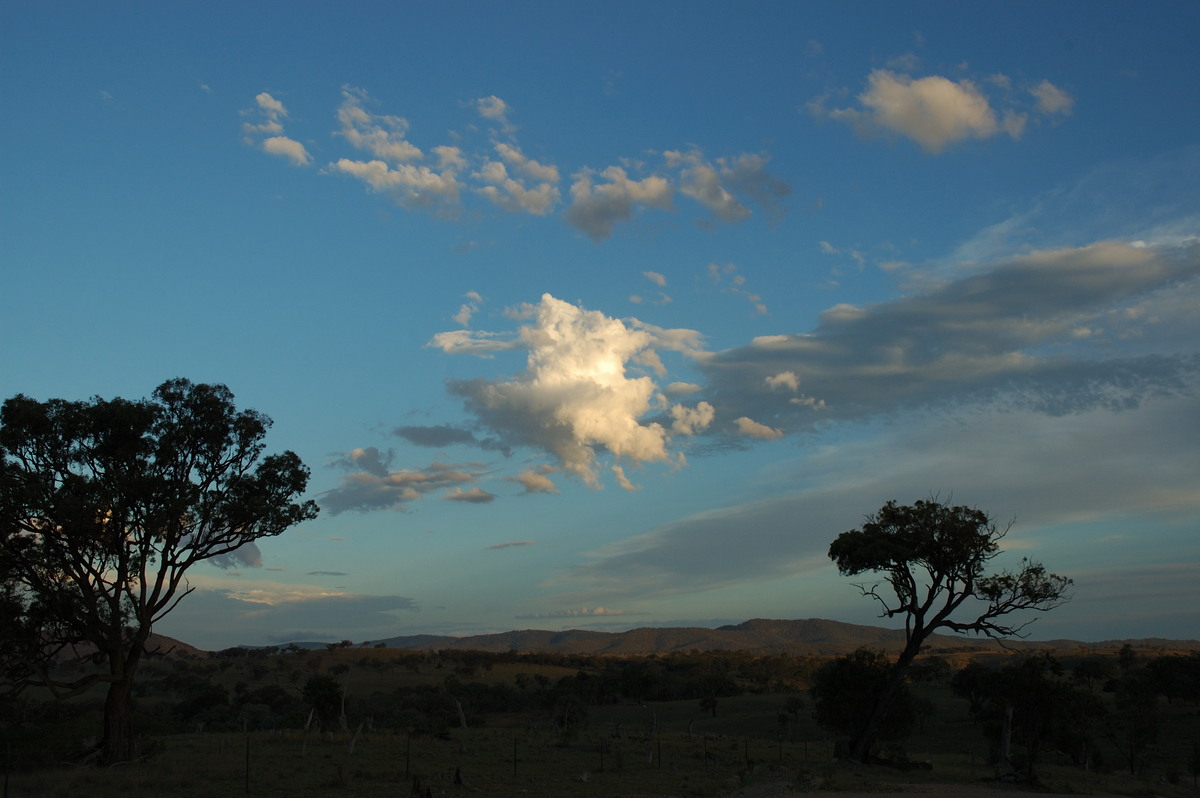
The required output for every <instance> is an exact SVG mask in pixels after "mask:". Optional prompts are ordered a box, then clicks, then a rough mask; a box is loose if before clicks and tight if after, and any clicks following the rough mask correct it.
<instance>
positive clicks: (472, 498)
mask: <svg viewBox="0 0 1200 798" xmlns="http://www.w3.org/2000/svg"><path fill="white" fill-rule="evenodd" d="M442 498H443V499H448V500H449V501H452V502H465V503H467V504H490V503H491V502H493V501H495V499H496V495H495V494H494V493H488V492H487V491H486V490H484V489H483V488H479V487H475V488H471V489H470V490H463V489H462V488H457V487H456V488H454V489H453V490H451V491H450V492H449V493H447V494H446V495H445V496H443V497H442Z"/></svg>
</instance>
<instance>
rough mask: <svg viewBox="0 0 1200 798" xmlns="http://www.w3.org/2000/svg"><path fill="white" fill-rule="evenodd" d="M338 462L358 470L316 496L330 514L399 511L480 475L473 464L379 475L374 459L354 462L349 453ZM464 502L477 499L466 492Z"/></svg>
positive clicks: (442, 464) (441, 466)
mask: <svg viewBox="0 0 1200 798" xmlns="http://www.w3.org/2000/svg"><path fill="white" fill-rule="evenodd" d="M355 451H365V450H355ZM342 462H343V463H347V462H348V463H352V464H354V465H358V466H359V467H360V468H361V469H362V470H360V471H357V472H354V473H351V474H347V475H346V476H345V477H343V478H342V481H341V484H339V485H338V486H337V487H336V488H332V489H330V490H327V491H324V492H323V493H320V494H318V496H317V501H318V502H319V503H320V505H321V507H322V508H323V509H325V510H327V511H328V512H329V513H330V514H332V515H337V514H339V513H344V512H346V511H349V510H355V511H359V512H368V511H372V510H384V509H396V510H402V509H404V507H405V505H407V504H409V503H410V502H413V501H416V500H418V499H420V498H421V497H423V496H424V495H426V494H428V493H431V492H434V491H439V490H447V489H455V488H457V489H459V490H460V491H461V489H462V485H464V484H467V483H471V482H474V481H476V480H477V479H479V478H480V477H481V476H483V473H482V471H481V470H480V467H479V466H478V465H475V464H472V465H463V466H455V465H447V464H445V463H433V464H432V465H429V466H427V467H425V468H422V469H401V470H398V471H394V470H391V469H384V470H383V471H382V472H381V471H380V470H379V468H378V467H377V462H376V461H375V460H373V459H371V458H363V459H360V460H356V459H355V458H354V457H353V452H351V453H350V456H348V457H345V458H343V460H342ZM368 469H370V470H368ZM464 500H466V501H472V500H474V501H478V500H479V496H478V495H477V494H474V493H472V492H471V491H470V490H468V491H466V492H465V498H464Z"/></svg>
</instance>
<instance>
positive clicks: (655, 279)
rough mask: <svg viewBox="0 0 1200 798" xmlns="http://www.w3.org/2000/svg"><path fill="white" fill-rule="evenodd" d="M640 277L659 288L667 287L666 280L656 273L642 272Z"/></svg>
mask: <svg viewBox="0 0 1200 798" xmlns="http://www.w3.org/2000/svg"><path fill="white" fill-rule="evenodd" d="M642 276H643V277H645V278H646V279H647V280H649V281H650V282H652V283H654V284H655V285H657V286H658V287H659V288H666V287H667V278H666V277H664V276H662V275H661V274H659V273H658V272H642Z"/></svg>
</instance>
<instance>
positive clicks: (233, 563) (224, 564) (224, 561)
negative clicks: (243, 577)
mask: <svg viewBox="0 0 1200 798" xmlns="http://www.w3.org/2000/svg"><path fill="white" fill-rule="evenodd" d="M208 562H209V563H210V564H211V565H214V566H216V567H217V568H220V569H221V570H223V571H228V570H230V569H232V568H262V564H263V563H262V551H260V550H259V548H258V544H256V543H255V542H254V541H253V540H250V541H247V542H246V543H243V544H242V545H241V546H239V547H238V548H236V549H234V550H233V551H231V552H228V553H226V554H218V555H217V556H215V557H209V558H208Z"/></svg>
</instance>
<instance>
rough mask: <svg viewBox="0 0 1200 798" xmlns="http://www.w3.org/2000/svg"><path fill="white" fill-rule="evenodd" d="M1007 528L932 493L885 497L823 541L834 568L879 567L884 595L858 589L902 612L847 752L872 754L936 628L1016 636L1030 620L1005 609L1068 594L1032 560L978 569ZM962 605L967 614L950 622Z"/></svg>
mask: <svg viewBox="0 0 1200 798" xmlns="http://www.w3.org/2000/svg"><path fill="white" fill-rule="evenodd" d="M1009 526H1010V527H1011V524H1010V525H1009ZM1008 529H1009V527H1004V528H999V527H997V526H996V524H995V522H994V521H993V520H992V519H991V518H990V517H988V515H987V514H986V513H984V512H982V511H981V510H976V509H974V508H971V507H963V506H951V505H950V504H949V503H948V502H942V501H938V500H937V499H936V498H933V499H930V500H928V501H918V502H916V503H915V504H914V505H912V506H901V505H898V504H896V502H894V501H890V502H888V503H887V504H885V505H884V506H883V507H882V508H880V510H879V511H878V512H877V513H875V514H874V515H872V516H870V517H868V519H867V522H866V523H865V524H863V526H862V528H861V529H852V530H850V531H848V532H843V533H842V534H840V535H838V536H837V538H836V539H835V540H834V541H833V543H832V544H831V545H830V547H829V556H830V558H831V559H832V560H833V561H834V563H835V564H836V565H837V567H838V570H839V571H840V572H841V573H842V574H844V575H847V576H857V575H859V574H863V573H880V574H883V576H884V579H885V580H886V581H887V583H888V586H889V587H890V589H891V593H892V595H891V596H885V595H882V594H881V593H880V592H879V588H880V584H879V583H875V584H871V585H868V584H866V583H862V584H859V585H857V587H858V588H859V590H860V591H861V592H862V594H863V595H864V596H870V597H871V598H873V599H875V600H876V601H878V602H879V604H880V605H881V606H882V607H883V612H882V614H881V617H886V618H894V617H896V616H902V617H903V618H904V631H905V646H904V650H903V651H902V652H901V653H900V656H899V657H898V658H897V660H896V662H895V664H894V665H893V666H892V668H891V673H890V675H889V677H888V680H887V684H886V685H885V687H884V689H882V690H881V691H880V692H879V693H878V695H877V700H876V703H875V705H874V706H873V708H872V710H871V713H870V715H869V717H868V718H867V719H866V720H865V721H864V723H863V724H862V726H861V727H859V728H858V729H856V730H855V731H854V732H853V734H852V735H851V738H850V756H851V757H852V758H853V759H856V760H858V761H861V762H868V761H870V757H871V752H872V749H873V747H874V745H875V740H876V738H877V737H878V736H879V730H880V728H881V727H882V726H883V724H884V723H885V721H886V718H887V714H888V712H889V710H890V709H891V706H892V704H893V702H894V700H895V696H896V694H897V692H898V691H899V689H900V686H901V685H902V684H903V683H904V678H905V676H906V674H907V671H908V667H909V665H911V664H912V662H913V660H914V659H915V658H916V656H917V654H918V653H920V651H921V646H922V645H923V644H924V643H925V640H926V639H928V637H929V636H930V635H931V634H933V633H934V632H935V631H936V630H938V629H948V630H950V631H954V632H960V633H965V632H974V633H976V634H984V635H987V636H988V637H994V638H1003V637H1010V636H1014V635H1016V636H1020V634H1021V630H1022V629H1023V628H1024V627H1025V626H1027V625H1028V623H1029V621H1026V622H1023V623H1017V622H1015V621H1009V620H1008V618H1007V616H1009V615H1010V614H1011V613H1014V612H1018V611H1021V610H1036V611H1041V612H1044V611H1046V610H1050V609H1052V608H1054V607H1058V606H1060V605H1061V604H1063V603H1064V602H1065V601H1067V600H1068V588H1069V587H1070V585H1071V580H1070V579H1067V578H1065V577H1061V576H1057V575H1055V574H1051V573H1047V572H1046V569H1045V568H1044V567H1043V566H1042V565H1041V564H1040V563H1036V562H1031V561H1030V560H1027V559H1025V560H1022V561H1021V566H1020V568H1018V569H1017V570H1016V571H1010V570H1004V571H1000V572H999V573H995V574H990V575H989V574H987V573H986V571H985V569H986V568H987V566H988V564H989V563H990V562H991V560H992V559H993V558H995V557H996V555H997V554H999V553H1000V541H1001V540H1002V539H1003V538H1004V536H1005V534H1006V533H1007V532H1008ZM968 602H971V603H968ZM960 610H963V611H969V613H968V614H969V615H973V616H974V617H973V618H969V619H967V620H956V619H955V617H954V616H955V614H956V613H958V612H959V611H960Z"/></svg>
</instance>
